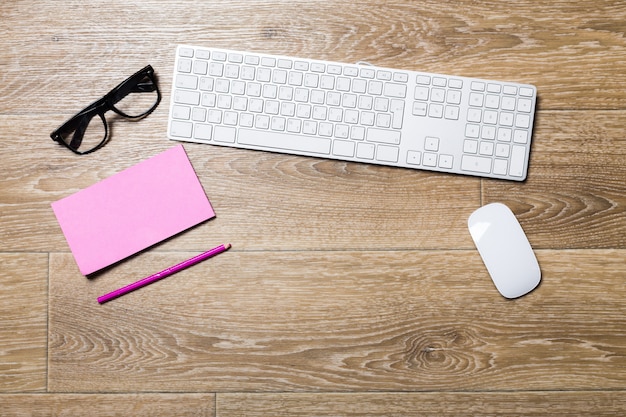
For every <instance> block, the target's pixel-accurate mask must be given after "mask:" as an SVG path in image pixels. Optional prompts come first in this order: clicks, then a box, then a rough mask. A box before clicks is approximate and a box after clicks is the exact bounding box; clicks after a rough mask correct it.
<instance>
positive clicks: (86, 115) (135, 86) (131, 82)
mask: <svg viewBox="0 0 626 417" xmlns="http://www.w3.org/2000/svg"><path fill="white" fill-rule="evenodd" d="M145 77H148V78H149V79H150V81H151V83H150V84H147V83H141V82H140V81H141V80H142V79H143V78H145ZM155 90H156V93H157V99H156V101H155V102H154V104H153V105H152V107H151V108H150V109H148V110H147V111H145V112H143V113H141V114H139V115H135V116H132V115H129V114H126V113H124V112H123V111H121V110H120V109H118V108H117V107H115V104H116V103H118V102H119V101H121V100H122V99H124V98H125V97H126V96H128V95H129V94H130V93H151V92H154V91H155ZM160 102H161V91H160V90H159V86H158V83H157V78H156V74H155V72H154V68H152V65H146V66H145V67H144V68H142V69H141V70H139V71H137V72H136V73H134V74H133V75H131V76H130V77H128V78H127V79H126V80H124V81H122V82H121V83H119V84H118V85H117V86H116V87H115V88H113V89H112V90H111V91H109V92H108V93H107V94H105V95H104V96H103V97H102V98H100V99H98V100H96V101H94V102H93V103H91V104H90V105H89V106H87V107H85V108H84V109H83V110H81V111H79V112H78V113H76V114H75V115H74V116H72V117H71V118H70V119H68V120H67V121H66V122H65V123H63V124H62V125H61V126H59V127H58V128H57V129H56V130H54V131H53V132H52V133H50V138H51V139H52V140H53V141H55V142H57V143H60V144H61V145H63V146H65V147H66V148H68V149H69V150H71V151H72V152H74V153H75V154H77V155H86V154H88V153H91V152H95V151H97V150H98V149H100V148H102V147H103V146H104V145H105V144H106V143H107V142H108V141H109V126H108V123H107V120H106V118H105V117H104V114H105V113H106V112H108V111H109V110H112V111H113V112H115V113H116V114H118V115H120V116H122V117H125V118H128V119H134V120H139V119H142V118H144V117H146V116H148V115H149V114H150V113H152V112H153V111H154V110H155V109H156V108H157V106H158V105H159V103H160ZM96 115H98V116H100V119H101V120H102V123H103V124H104V137H103V138H102V141H101V142H100V143H99V144H98V145H96V146H95V147H94V148H91V149H89V150H87V151H79V150H78V149H74V148H73V147H72V146H71V144H72V143H74V141H76V140H78V141H79V143H78V146H77V147H76V148H78V147H80V142H82V139H83V135H84V133H85V128H86V127H87V126H88V125H89V122H90V121H91V119H93V118H94V117H95V116H96ZM81 121H82V122H83V123H84V124H82V125H81ZM73 125H76V126H77V127H76V128H75V129H73V132H74V133H73V135H72V140H71V141H70V143H67V142H66V141H65V140H63V137H62V135H61V133H60V132H61V131H63V130H64V129H66V128H68V127H69V126H73ZM81 127H82V132H81V134H80V137H77V136H76V135H77V133H78V132H79V129H81Z"/></svg>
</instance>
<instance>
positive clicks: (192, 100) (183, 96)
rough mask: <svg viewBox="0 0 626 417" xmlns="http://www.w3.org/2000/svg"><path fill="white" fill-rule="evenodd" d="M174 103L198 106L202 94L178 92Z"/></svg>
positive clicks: (175, 94) (175, 93)
mask: <svg viewBox="0 0 626 417" xmlns="http://www.w3.org/2000/svg"><path fill="white" fill-rule="evenodd" d="M174 103H179V104H189V105H193V106H197V105H198V104H200V93H199V92H197V91H186V90H176V91H175V92H174Z"/></svg>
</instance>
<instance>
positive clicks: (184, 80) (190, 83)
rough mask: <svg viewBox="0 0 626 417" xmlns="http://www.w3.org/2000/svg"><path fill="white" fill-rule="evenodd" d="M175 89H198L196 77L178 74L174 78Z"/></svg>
mask: <svg viewBox="0 0 626 417" xmlns="http://www.w3.org/2000/svg"><path fill="white" fill-rule="evenodd" d="M176 87H178V88H190V89H196V88H197V87H198V77H196V76H195V75H185V74H178V75H177V76H176Z"/></svg>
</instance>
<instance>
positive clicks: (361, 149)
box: [356, 143, 376, 159]
mask: <svg viewBox="0 0 626 417" xmlns="http://www.w3.org/2000/svg"><path fill="white" fill-rule="evenodd" d="M375 150H376V146H375V145H373V144H371V143H359V144H357V147H356V157H357V158H361V159H374V152H375Z"/></svg>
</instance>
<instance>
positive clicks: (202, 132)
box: [193, 123, 213, 140]
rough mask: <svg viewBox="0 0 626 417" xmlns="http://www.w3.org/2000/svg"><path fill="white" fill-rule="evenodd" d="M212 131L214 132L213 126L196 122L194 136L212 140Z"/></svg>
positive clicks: (199, 138)
mask: <svg viewBox="0 0 626 417" xmlns="http://www.w3.org/2000/svg"><path fill="white" fill-rule="evenodd" d="M212 132H213V126H211V125H207V124H201V123H198V124H196V128H195V131H194V134H193V137H194V138H195V139H198V140H211V134H212Z"/></svg>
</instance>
